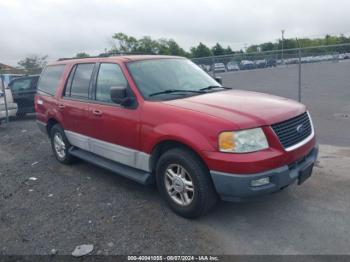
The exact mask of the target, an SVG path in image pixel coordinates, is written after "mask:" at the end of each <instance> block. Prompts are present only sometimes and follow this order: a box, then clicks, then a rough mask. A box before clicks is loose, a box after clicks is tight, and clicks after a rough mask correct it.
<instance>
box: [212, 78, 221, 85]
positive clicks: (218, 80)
mask: <svg viewBox="0 0 350 262" xmlns="http://www.w3.org/2000/svg"><path fill="white" fill-rule="evenodd" d="M214 79H215V81H216V82H218V83H219V84H220V85H222V77H221V76H216V77H215V78H214Z"/></svg>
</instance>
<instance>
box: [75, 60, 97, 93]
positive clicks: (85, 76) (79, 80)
mask: <svg viewBox="0 0 350 262" xmlns="http://www.w3.org/2000/svg"><path fill="white" fill-rule="evenodd" d="M94 66H95V64H78V65H77V67H76V69H75V72H74V78H73V80H72V85H71V88H70V96H71V97H73V98H78V99H88V98H89V87H90V80H91V76H92V72H93V70H94Z"/></svg>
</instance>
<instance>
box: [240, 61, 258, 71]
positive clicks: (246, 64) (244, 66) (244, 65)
mask: <svg viewBox="0 0 350 262" xmlns="http://www.w3.org/2000/svg"><path fill="white" fill-rule="evenodd" d="M239 68H240V70H250V69H255V64H254V62H253V61H250V60H242V61H241V63H240V65H239Z"/></svg>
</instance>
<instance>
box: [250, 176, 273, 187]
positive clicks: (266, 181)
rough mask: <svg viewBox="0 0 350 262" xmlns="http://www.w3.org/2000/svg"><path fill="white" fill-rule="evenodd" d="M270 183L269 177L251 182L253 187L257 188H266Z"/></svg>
mask: <svg viewBox="0 0 350 262" xmlns="http://www.w3.org/2000/svg"><path fill="white" fill-rule="evenodd" d="M269 183H270V178H269V177H263V178H260V179H257V180H252V181H251V182H250V185H251V186H254V187H257V186H264V185H267V184H269Z"/></svg>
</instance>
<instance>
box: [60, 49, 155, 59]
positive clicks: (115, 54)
mask: <svg viewBox="0 0 350 262" xmlns="http://www.w3.org/2000/svg"><path fill="white" fill-rule="evenodd" d="M123 55H155V54H153V53H145V52H118V51H113V52H107V53H101V54H99V55H98V56H88V57H62V58H59V59H58V60H57V61H64V60H71V59H87V58H99V57H110V56H123Z"/></svg>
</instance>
